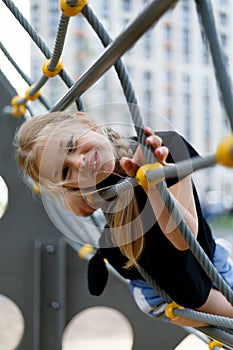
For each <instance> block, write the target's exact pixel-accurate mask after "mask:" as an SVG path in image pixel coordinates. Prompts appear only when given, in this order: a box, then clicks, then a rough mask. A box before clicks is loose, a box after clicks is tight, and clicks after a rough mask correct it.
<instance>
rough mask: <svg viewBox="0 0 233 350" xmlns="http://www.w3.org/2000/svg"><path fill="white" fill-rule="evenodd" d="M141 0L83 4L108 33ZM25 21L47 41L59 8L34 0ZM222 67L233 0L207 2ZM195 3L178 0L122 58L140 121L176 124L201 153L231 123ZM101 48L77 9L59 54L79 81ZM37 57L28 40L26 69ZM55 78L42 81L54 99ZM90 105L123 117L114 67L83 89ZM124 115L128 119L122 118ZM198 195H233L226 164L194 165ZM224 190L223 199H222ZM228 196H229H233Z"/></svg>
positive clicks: (230, 52)
mask: <svg viewBox="0 0 233 350" xmlns="http://www.w3.org/2000/svg"><path fill="white" fill-rule="evenodd" d="M148 2H149V1H146V0H144V1H140V0H119V1H115V0H91V1H90V3H89V6H90V7H91V8H92V10H93V12H94V13H95V14H96V16H97V17H98V18H99V20H100V21H101V22H102V23H103V25H104V26H105V28H106V29H107V31H108V32H109V34H110V36H111V37H112V38H113V39H114V38H115V37H116V36H117V35H118V34H119V33H120V32H121V31H123V30H126V28H127V25H128V23H129V22H130V21H131V20H133V19H134V18H135V17H136V16H137V15H138V14H139V13H140V11H141V10H142V9H143V7H144V6H147V4H148ZM30 4H31V22H32V24H33V26H34V27H35V28H36V30H37V31H38V33H40V35H41V37H42V38H43V39H44V40H45V41H46V43H47V45H48V46H49V47H50V48H51V50H52V48H53V45H54V38H55V35H56V32H57V25H58V20H59V17H60V10H59V7H58V2H57V0H50V1H45V0H40V1H39V0H32V1H31V2H30ZM212 5H213V9H214V13H215V23H216V26H217V29H218V33H219V40H220V42H221V45H222V50H223V53H224V58H225V62H226V66H227V68H228V70H229V74H230V76H232V70H233V67H232V62H233V38H232V35H233V33H232V23H233V18H232V17H233V2H232V1H231V0H213V1H212ZM195 6H196V5H195V2H194V1H190V0H181V1H179V2H178V3H177V5H176V6H175V8H174V9H170V10H169V11H168V12H167V13H166V14H165V15H164V16H163V18H162V19H161V20H160V21H159V22H158V23H157V24H155V25H154V26H153V28H151V29H150V30H149V31H148V32H147V33H145V34H144V36H143V37H142V38H141V39H140V40H139V41H138V42H137V43H136V44H135V45H134V46H133V48H131V49H130V50H129V51H127V53H126V54H125V55H124V56H123V57H122V60H123V62H124V63H125V65H126V67H127V70H128V72H129V75H130V78H131V81H132V83H133V86H134V88H135V91H136V95H137V98H138V102H139V105H140V106H141V108H142V114H143V118H144V123H145V124H147V125H150V126H152V127H153V128H154V129H155V130H156V129H157V130H158V129H161V128H162V129H175V130H177V131H178V132H180V133H181V134H182V135H184V136H185V137H186V138H187V139H188V140H189V141H190V142H191V143H192V144H193V145H194V146H195V148H196V149H197V150H198V151H199V152H200V153H201V154H202V155H205V154H209V153H212V152H214V151H215V150H216V147H217V145H218V143H219V141H220V140H221V139H222V137H223V136H224V135H226V134H229V132H230V127H229V125H228V121H227V117H226V115H225V112H224V109H223V106H222V103H221V97H220V96H219V92H218V88H217V84H216V80H215V76H214V70H213V66H212V60H211V56H210V53H209V49H208V44H207V41H206V38H205V35H204V33H203V31H202V27H201V25H200V19H199V18H198V14H197V12H196V8H195ZM102 52H103V47H102V45H101V43H100V42H99V39H98V38H97V36H96V35H95V33H94V32H93V30H92V29H91V28H90V27H89V25H88V24H87V23H86V20H85V18H83V16H82V15H79V16H77V17H73V18H71V20H70V25H69V29H68V33H67V37H66V42H65V48H64V53H63V61H64V63H65V68H66V70H67V71H68V72H69V73H70V75H71V76H72V78H73V79H74V81H75V80H77V79H78V78H79V77H80V75H81V74H82V73H83V72H84V71H85V70H86V69H87V68H88V67H90V65H91V64H92V63H93V62H94V60H96V59H97V58H98V56H99V55H100V54H101V53H102ZM42 63H43V59H42V60H41V56H40V55H38V51H37V49H36V48H35V46H33V47H32V75H33V78H34V79H37V78H38V77H39V75H40V74H41V65H42ZM56 79H57V78H53V79H51V82H50V83H49V84H48V87H46V89H47V90H46V95H47V96H46V97H47V99H49V100H50V101H51V103H55V102H56V101H57V100H58V99H59V98H60V97H61V96H62V95H63V93H64V92H65V91H66V88H65V87H64V85H62V84H58V83H57V80H56ZM83 101H84V103H85V105H86V108H87V109H90V111H94V112H95V111H97V113H98V111H101V114H102V115H104V116H105V118H106V120H109V119H111V118H112V119H113V120H114V121H118V122H125V121H127V120H128V121H129V122H130V118H129V117H128V116H125V113H126V114H127V108H126V106H125V103H124V102H125V100H124V96H123V94H122V90H121V87H120V84H119V82H118V79H117V77H116V74H115V72H114V69H113V68H111V69H110V70H109V71H108V72H107V73H106V74H105V75H104V77H102V78H101V79H100V80H99V81H98V82H97V83H96V84H94V86H93V87H91V88H90V89H89V90H88V91H87V92H86V93H85V94H84V96H83ZM127 118H128V119H127ZM194 177H195V180H196V182H197V184H198V188H199V191H200V194H201V195H202V196H203V198H205V193H206V192H208V191H213V190H214V191H218V193H221V197H222V198H223V197H224V196H226V197H227V195H229V194H231V195H232V194H233V184H232V171H228V170H226V169H223V168H220V167H218V166H217V167H215V168H210V169H207V170H202V171H199V172H197V173H196V174H195V175H194ZM226 197H225V198H226ZM232 197H233V196H232ZM227 198H228V197H227Z"/></svg>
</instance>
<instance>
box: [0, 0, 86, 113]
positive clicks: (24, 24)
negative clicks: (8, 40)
mask: <svg viewBox="0 0 233 350" xmlns="http://www.w3.org/2000/svg"><path fill="white" fill-rule="evenodd" d="M2 1H3V3H4V4H5V5H6V6H7V7H8V9H9V10H10V11H11V12H12V14H13V15H14V16H15V18H16V19H17V20H18V22H19V23H20V24H21V26H22V27H23V28H24V29H25V31H26V32H27V33H28V34H29V36H30V37H31V39H32V40H33V41H34V43H35V44H36V45H37V47H38V48H39V49H40V50H41V52H42V53H43V54H44V56H45V57H46V58H47V59H49V58H51V57H52V52H51V51H50V49H49V48H48V47H47V45H46V44H45V43H44V41H43V40H42V39H41V37H40V36H39V35H38V33H37V32H36V31H35V29H34V28H33V27H32V25H31V24H30V23H29V22H28V21H27V19H26V18H25V17H24V16H23V14H22V13H21V12H20V11H19V9H18V8H17V6H15V4H14V3H13V1H11V0H2ZM59 75H60V77H61V79H62V80H63V81H64V82H65V84H66V85H67V86H68V87H69V88H70V87H71V86H73V84H74V83H73V81H72V80H71V78H70V77H69V76H68V74H67V73H66V71H65V70H64V69H63V70H61V72H60V73H59ZM74 100H76V98H75V99H74ZM76 103H77V107H78V109H79V110H83V109H84V107H83V104H82V102H81V100H80V99H78V100H76Z"/></svg>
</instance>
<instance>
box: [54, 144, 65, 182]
mask: <svg viewBox="0 0 233 350" xmlns="http://www.w3.org/2000/svg"><path fill="white" fill-rule="evenodd" d="M60 149H65V148H64V146H63V141H60V142H59V149H58V150H60ZM59 174H60V167H58V168H57V169H55V171H54V173H53V176H54V178H55V179H56V178H57V177H58V175H59Z"/></svg>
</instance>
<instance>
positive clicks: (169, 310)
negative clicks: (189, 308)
mask: <svg viewBox="0 0 233 350" xmlns="http://www.w3.org/2000/svg"><path fill="white" fill-rule="evenodd" d="M174 309H184V307H183V306H180V305H178V304H177V303H176V302H175V301H172V302H171V303H169V304H167V306H166V309H165V315H166V316H167V318H169V319H170V320H172V321H174V320H176V319H178V318H179V317H180V316H176V315H174V313H173V310H174Z"/></svg>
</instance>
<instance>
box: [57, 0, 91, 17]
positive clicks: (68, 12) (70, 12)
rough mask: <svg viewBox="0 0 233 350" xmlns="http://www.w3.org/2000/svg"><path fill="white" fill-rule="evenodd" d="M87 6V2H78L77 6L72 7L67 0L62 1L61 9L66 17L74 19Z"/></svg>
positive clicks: (84, 0) (85, 0)
mask: <svg viewBox="0 0 233 350" xmlns="http://www.w3.org/2000/svg"><path fill="white" fill-rule="evenodd" d="M87 4H88V1H87V0H78V1H77V4H76V5H75V6H71V5H69V4H67V1H66V0H60V9H61V11H62V13H63V14H64V15H65V16H66V17H73V16H76V15H78V14H79V13H80V12H81V11H82V9H83V8H84V7H85V6H86V5H87Z"/></svg>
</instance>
